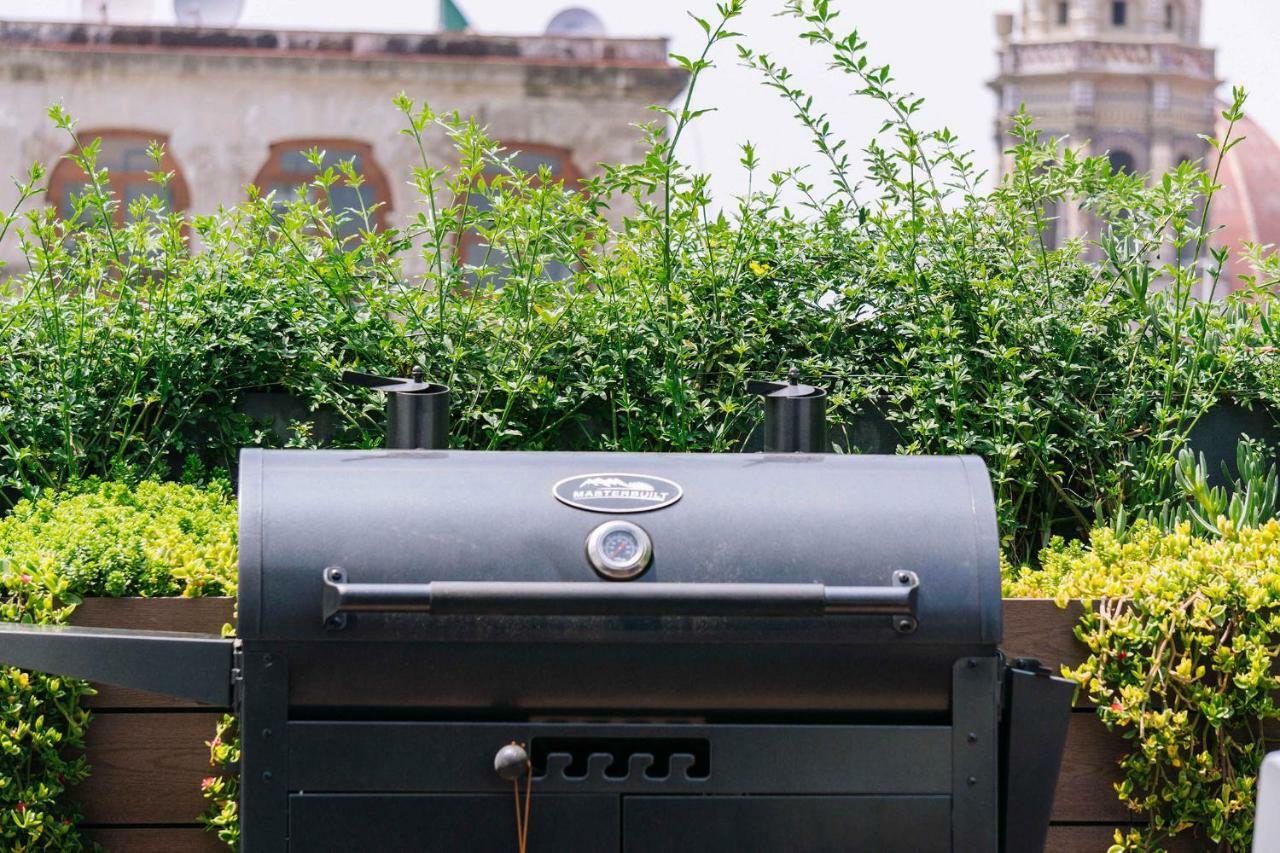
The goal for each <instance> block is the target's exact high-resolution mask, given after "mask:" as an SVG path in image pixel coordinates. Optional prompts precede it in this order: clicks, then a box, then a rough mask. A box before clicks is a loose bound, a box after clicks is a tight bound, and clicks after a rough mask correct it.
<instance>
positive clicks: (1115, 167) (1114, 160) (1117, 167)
mask: <svg viewBox="0 0 1280 853" xmlns="http://www.w3.org/2000/svg"><path fill="white" fill-rule="evenodd" d="M1107 159H1108V160H1110V161H1111V171H1113V172H1115V173H1116V174H1119V175H1131V174H1133V173H1134V172H1136V171H1138V161H1137V160H1134V159H1133V155H1132V154H1130V153H1129V152H1128V151H1124V150H1120V151H1108V152H1107Z"/></svg>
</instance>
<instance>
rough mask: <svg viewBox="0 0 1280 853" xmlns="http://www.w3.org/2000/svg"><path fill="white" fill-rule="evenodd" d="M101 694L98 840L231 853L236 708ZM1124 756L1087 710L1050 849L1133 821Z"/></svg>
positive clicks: (1074, 737) (219, 604)
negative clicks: (208, 794)
mask: <svg viewBox="0 0 1280 853" xmlns="http://www.w3.org/2000/svg"><path fill="white" fill-rule="evenodd" d="M1004 613H1005V628H1004V636H1005V642H1004V648H1005V650H1006V651H1007V652H1008V653H1009V654H1010V656H1013V657H1036V658H1039V659H1040V660H1041V661H1043V662H1044V663H1045V664H1046V665H1048V666H1051V667H1055V666H1057V665H1058V664H1061V663H1066V664H1076V663H1079V662H1080V660H1081V659H1082V658H1083V656H1084V648H1083V646H1081V645H1080V644H1079V643H1078V642H1077V641H1076V639H1075V637H1074V635H1073V633H1072V631H1073V629H1074V627H1075V623H1076V620H1077V619H1078V618H1079V616H1080V613H1081V611H1080V609H1079V607H1078V606H1074V607H1072V608H1068V609H1067V610H1059V609H1058V608H1057V607H1056V606H1055V605H1054V604H1053V602H1051V601H1043V600H1036V599H1014V600H1007V601H1005V607H1004ZM231 614H232V601H231V599H227V598H205V599H189V598H153V599H136V598H135V599H90V600H88V601H86V602H85V603H84V604H83V605H82V606H81V607H79V608H78V609H77V610H76V613H75V618H74V619H73V620H72V622H73V623H74V624H76V625H86V626H95V627H112V628H147V629H152V630H162V631H201V632H207V633H217V632H218V631H219V630H220V629H221V627H222V625H223V624H225V623H227V622H230V621H231ZM98 690H99V693H98V695H97V696H95V697H93V698H92V699H91V700H90V702H89V705H90V706H91V707H92V708H93V711H94V720H93V723H92V724H91V725H90V727H89V736H88V744H87V753H88V759H89V763H90V764H91V765H92V767H93V772H92V775H91V776H90V778H89V780H88V781H87V782H85V783H84V784H83V785H82V786H80V789H79V796H80V802H81V804H82V806H83V809H84V815H85V828H86V834H87V835H89V836H90V837H92V838H93V839H94V840H96V841H98V842H100V843H101V844H103V846H105V847H106V848H107V850H108V851H112V853H115V851H128V853H152V851H154V853H161V851H163V853H215V852H217V853H225V851H226V850H227V848H226V847H225V846H224V845H222V844H221V842H219V841H218V840H217V838H216V837H214V836H213V835H212V834H211V833H207V832H204V831H203V830H202V829H201V828H200V826H199V824H198V823H197V818H198V816H199V815H200V814H202V813H203V812H204V810H205V808H206V805H207V804H206V802H205V800H204V798H203V797H202V796H201V795H200V780H201V779H203V778H204V777H205V776H208V775H210V773H211V771H210V768H209V758H208V756H209V753H208V749H207V748H206V747H205V745H204V743H205V741H207V740H209V739H210V738H211V737H212V736H213V730H214V723H215V721H216V720H217V719H218V717H219V715H220V714H221V713H222V711H223V710H224V709H221V708H211V707H209V706H206V705H195V704H191V703H184V702H181V701H178V700H174V699H169V698H166V697H164V696H157V695H154V694H149V693H142V692H139V691H136V690H123V689H120V688H117V687H110V686H106V685H99V686H98ZM1124 752H1125V741H1124V740H1123V739H1122V738H1120V737H1119V736H1118V735H1114V734H1111V733H1110V732H1108V731H1106V729H1104V728H1103V726H1102V723H1101V722H1099V721H1098V719H1097V717H1096V716H1095V715H1094V712H1093V710H1092V709H1091V708H1089V707H1086V706H1081V707H1077V708H1076V710H1075V713H1074V714H1073V717H1072V720H1071V728H1070V733H1069V735H1068V738H1067V750H1066V754H1065V756H1064V758H1063V767H1062V773H1061V775H1060V776H1059V779H1058V790H1057V796H1056V799H1055V802H1054V809H1053V820H1054V827H1053V829H1052V830H1051V831H1050V836H1049V845H1048V848H1047V850H1048V851H1050V853H1104V851H1106V849H1107V847H1109V846H1110V845H1111V833H1112V830H1113V829H1114V828H1115V827H1116V826H1120V825H1124V824H1127V823H1130V822H1132V819H1133V816H1132V815H1131V814H1130V813H1129V812H1128V811H1127V810H1126V809H1125V808H1124V806H1123V805H1122V804H1121V803H1120V801H1119V800H1118V799H1117V798H1116V794H1115V791H1114V790H1113V788H1112V784H1113V783H1114V782H1116V781H1117V780H1118V779H1119V772H1118V770H1117V767H1116V761H1117V760H1118V759H1119V757H1120V756H1121V755H1123V754H1124ZM1181 849H1185V850H1190V849H1192V848H1191V847H1190V846H1188V847H1186V848H1181Z"/></svg>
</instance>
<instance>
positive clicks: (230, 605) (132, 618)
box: [71, 598, 235, 634]
mask: <svg viewBox="0 0 1280 853" xmlns="http://www.w3.org/2000/svg"><path fill="white" fill-rule="evenodd" d="M234 608H235V600H234V599H231V598H86V599H85V600H84V603H83V604H81V605H80V606H79V607H77V608H76V609H75V611H74V612H73V613H72V614H71V624H72V625H82V626H84V627H86V628H136V629H138V630H142V631H194V632H196V633H200V634H217V633H220V632H221V631H222V626H223V625H225V624H227V623H228V622H231V621H232V613H233V611H234Z"/></svg>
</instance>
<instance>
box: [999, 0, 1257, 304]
mask: <svg viewBox="0 0 1280 853" xmlns="http://www.w3.org/2000/svg"><path fill="white" fill-rule="evenodd" d="M1201 6H1202V4H1201V2H1200V0H1022V11H1021V14H1020V15H1019V16H1017V17H1015V16H1014V15H1008V14H1006V15H1000V16H998V18H997V32H998V34H999V36H1000V47H999V62H1000V70H999V74H998V76H997V77H996V79H995V80H994V81H993V82H992V86H993V88H994V89H995V91H996V93H997V96H998V99H999V111H998V117H997V120H996V139H997V150H999V151H1003V150H1005V149H1006V148H1008V143H1009V136H1008V131H1009V126H1010V116H1011V115H1012V114H1013V113H1014V112H1016V111H1017V109H1018V107H1019V105H1021V104H1025V105H1026V107H1027V110H1028V112H1030V113H1031V114H1032V115H1033V116H1034V117H1035V118H1036V121H1037V124H1038V126H1039V127H1040V128H1041V129H1042V130H1043V132H1044V133H1045V135H1046V136H1055V137H1063V136H1066V137H1069V144H1070V145H1072V146H1076V147H1080V146H1083V147H1084V149H1085V150H1086V151H1087V153H1089V154H1093V155H1100V154H1106V156H1107V157H1108V158H1110V160H1111V163H1112V165H1113V166H1114V167H1115V168H1117V169H1123V170H1126V171H1136V172H1140V173H1150V174H1153V175H1160V174H1163V173H1164V172H1166V171H1169V170H1170V169H1173V168H1175V167H1176V166H1177V165H1178V164H1179V163H1181V162H1183V161H1196V160H1202V159H1206V158H1209V155H1210V153H1211V152H1210V148H1209V146H1208V144H1207V143H1206V142H1205V141H1204V140H1203V139H1202V138H1201V135H1202V134H1204V135H1211V134H1215V133H1217V134H1219V135H1221V133H1223V132H1225V128H1222V127H1219V126H1218V125H1219V123H1220V118H1219V114H1220V112H1221V109H1222V105H1221V104H1220V103H1219V101H1218V99H1217V94H1216V93H1217V89H1218V87H1219V85H1220V83H1221V81H1220V80H1219V79H1218V77H1217V74H1216V56H1215V52H1214V50H1213V48H1211V47H1206V46H1204V45H1202V44H1201V41H1200V31H1201V17H1202V11H1203V10H1202V8H1201ZM1237 132H1238V133H1239V134H1241V135H1244V136H1247V137H1249V141H1248V142H1247V143H1245V144H1243V145H1241V146H1240V147H1238V148H1236V149H1235V150H1234V151H1232V152H1231V154H1230V155H1229V157H1228V159H1227V163H1226V167H1227V169H1226V173H1225V174H1224V176H1223V182H1224V185H1225V189H1224V191H1223V192H1222V193H1221V194H1220V195H1219V196H1218V197H1217V198H1216V199H1215V202H1214V205H1215V206H1214V208H1213V211H1212V216H1211V221H1212V222H1213V223H1216V224H1221V225H1223V226H1224V228H1223V230H1222V231H1220V232H1219V233H1217V234H1216V235H1215V236H1214V240H1215V242H1216V243H1217V244H1219V245H1228V246H1230V247H1232V249H1233V253H1234V252H1237V251H1238V250H1239V248H1240V246H1241V245H1242V244H1243V243H1244V242H1259V243H1264V244H1266V243H1276V242H1280V193H1277V190H1280V162H1278V161H1277V154H1278V153H1280V149H1277V147H1276V145H1275V143H1274V142H1272V141H1271V140H1270V138H1268V137H1267V135H1266V133H1265V132H1264V131H1263V130H1262V128H1261V127H1260V126H1258V125H1257V124H1256V123H1253V122H1247V123H1246V124H1245V125H1244V126H1242V127H1240V128H1238V130H1237ZM1214 156H1215V157H1216V155H1214ZM1008 165H1009V164H1008V157H1007V155H1002V156H1001V159H1000V163H999V170H1000V171H1002V172H1003V171H1004V170H1006V169H1007V168H1008ZM1212 165H1213V164H1212V162H1210V166H1212ZM1061 207H1062V209H1060V210H1058V211H1056V214H1057V222H1056V223H1055V225H1054V226H1053V227H1051V229H1050V234H1049V237H1050V239H1051V241H1053V242H1055V243H1058V244H1061V242H1062V241H1064V240H1065V239H1067V238H1068V237H1072V236H1079V235H1082V234H1087V233H1089V231H1090V226H1091V223H1090V221H1089V217H1088V215H1087V214H1085V213H1084V212H1082V211H1081V210H1079V209H1078V208H1076V207H1074V206H1071V205H1062V206H1061ZM1246 272H1247V268H1246V267H1245V265H1243V264H1240V263H1239V262H1237V263H1235V264H1234V265H1233V266H1232V268H1231V269H1229V270H1228V272H1227V276H1226V281H1227V285H1228V287H1238V286H1240V285H1241V284H1242V282H1241V280H1240V278H1239V276H1240V275H1241V274H1244V273H1246ZM1202 295H1208V294H1207V293H1205V294H1202ZM1216 295H1222V294H1221V293H1218V294H1216Z"/></svg>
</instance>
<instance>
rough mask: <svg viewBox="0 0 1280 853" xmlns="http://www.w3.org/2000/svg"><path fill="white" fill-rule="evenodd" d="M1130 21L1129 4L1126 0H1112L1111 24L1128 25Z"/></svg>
mask: <svg viewBox="0 0 1280 853" xmlns="http://www.w3.org/2000/svg"><path fill="white" fill-rule="evenodd" d="M1128 23H1129V4H1128V3H1127V2H1125V0H1112V2H1111V25H1112V26H1113V27H1123V26H1127V25H1128Z"/></svg>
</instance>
